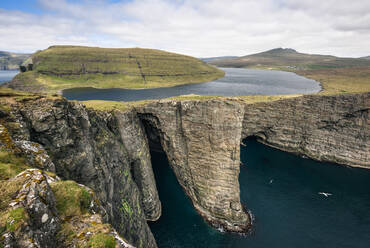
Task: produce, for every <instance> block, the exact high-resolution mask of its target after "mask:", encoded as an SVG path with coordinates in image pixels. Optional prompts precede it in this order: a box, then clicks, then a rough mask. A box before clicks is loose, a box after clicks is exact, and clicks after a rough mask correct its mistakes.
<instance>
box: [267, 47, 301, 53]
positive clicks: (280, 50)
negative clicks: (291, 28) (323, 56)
mask: <svg viewBox="0 0 370 248" xmlns="http://www.w3.org/2000/svg"><path fill="white" fill-rule="evenodd" d="M265 53H298V52H297V51H296V50H294V49H293V48H282V47H279V48H274V49H271V50H268V51H266V52H265Z"/></svg>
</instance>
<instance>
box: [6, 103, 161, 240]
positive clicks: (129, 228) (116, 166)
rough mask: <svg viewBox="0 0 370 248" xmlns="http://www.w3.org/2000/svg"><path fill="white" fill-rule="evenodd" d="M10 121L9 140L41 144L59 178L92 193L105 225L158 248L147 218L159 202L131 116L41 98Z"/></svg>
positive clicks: (17, 111)
mask: <svg viewBox="0 0 370 248" xmlns="http://www.w3.org/2000/svg"><path fill="white" fill-rule="evenodd" d="M14 116H15V118H16V119H15V120H14V122H15V123H18V126H19V127H20V128H18V129H16V132H15V131H14V132H13V133H12V136H14V137H17V138H18V139H22V140H31V141H33V142H37V143H39V144H41V145H43V147H44V148H45V150H46V151H47V152H48V154H49V156H50V158H51V159H52V161H53V162H54V164H55V170H56V173H57V175H58V176H60V177H61V178H63V179H69V180H74V181H76V182H78V183H80V184H83V185H86V186H89V187H90V188H92V189H93V190H94V192H95V194H96V195H97V197H98V199H99V201H100V202H101V204H102V206H103V208H104V209H105V210H106V212H107V221H108V222H110V223H111V224H112V225H113V227H115V228H116V229H117V231H118V232H119V233H120V234H121V235H122V236H123V237H125V238H126V239H127V240H128V241H129V242H130V243H133V244H135V246H137V247H142V246H144V245H145V247H156V243H155V240H154V238H153V235H152V233H151V231H150V229H149V227H148V225H147V223H146V215H147V217H148V219H156V218H158V216H159V215H160V202H159V200H158V195H157V190H156V188H155V187H156V186H155V183H154V177H153V172H152V171H151V166H149V167H148V168H145V166H146V165H148V163H149V165H150V160H149V158H150V157H149V151H148V147H147V143H146V140H142V139H140V138H143V136H142V137H141V136H140V132H142V131H140V125H139V124H138V123H137V118H135V116H134V115H121V114H119V113H117V114H115V113H102V112H95V111H90V110H87V109H86V108H84V107H83V106H82V105H81V104H79V103H72V102H68V101H66V100H48V99H44V98H41V99H38V100H32V101H29V102H27V103H26V104H20V105H19V106H17V107H16V108H15V114H14ZM6 124H10V122H7V123H5V125H6ZM121 125H124V126H121ZM122 129H124V130H125V131H124V132H120V130H122ZM9 130H10V131H11V132H12V130H13V129H12V128H11V127H9ZM20 130H21V131H20ZM130 132H131V133H130ZM132 145H133V146H132ZM134 147H135V148H134ZM134 167H135V168H134ZM134 180H135V181H134ZM150 204H152V205H150Z"/></svg>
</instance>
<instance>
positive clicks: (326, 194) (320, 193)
mask: <svg viewBox="0 0 370 248" xmlns="http://www.w3.org/2000/svg"><path fill="white" fill-rule="evenodd" d="M319 195H323V196H325V197H329V196H331V195H332V194H331V193H326V192H319Z"/></svg>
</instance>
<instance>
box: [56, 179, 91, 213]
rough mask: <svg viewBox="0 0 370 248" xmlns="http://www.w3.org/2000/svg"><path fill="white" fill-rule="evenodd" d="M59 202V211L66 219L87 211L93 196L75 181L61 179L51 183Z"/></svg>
mask: <svg viewBox="0 0 370 248" xmlns="http://www.w3.org/2000/svg"><path fill="white" fill-rule="evenodd" d="M50 187H51V189H52V190H53V192H54V195H55V199H56V202H57V209H58V213H59V215H60V216H61V218H63V219H66V218H70V217H73V216H79V215H83V214H84V213H86V212H87V208H88V207H89V205H90V202H91V200H92V197H91V195H90V193H89V192H88V191H87V190H86V189H85V188H83V187H81V186H79V185H78V184H77V183H76V182H74V181H59V182H54V183H52V184H50Z"/></svg>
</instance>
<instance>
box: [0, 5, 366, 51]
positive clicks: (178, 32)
mask: <svg viewBox="0 0 370 248" xmlns="http://www.w3.org/2000/svg"><path fill="white" fill-rule="evenodd" d="M0 35H1V36H0V50H6V51H14V52H33V51H36V50H39V49H45V48H47V47H48V46H50V45H55V44H73V45H88V46H100V47H146V48H156V49H163V50H167V51H172V52H177V53H183V54H188V55H192V56H196V57H211V56H225V55H238V56H241V55H247V54H251V53H256V52H261V51H264V50H268V49H272V48H276V47H289V48H294V49H296V50H298V51H300V52H305V53H319V54H332V55H337V56H345V57H360V56H368V55H370V0H209V1H208V0H123V1H117V0H96V1H93V0H77V1H72V0H1V1H0Z"/></svg>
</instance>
